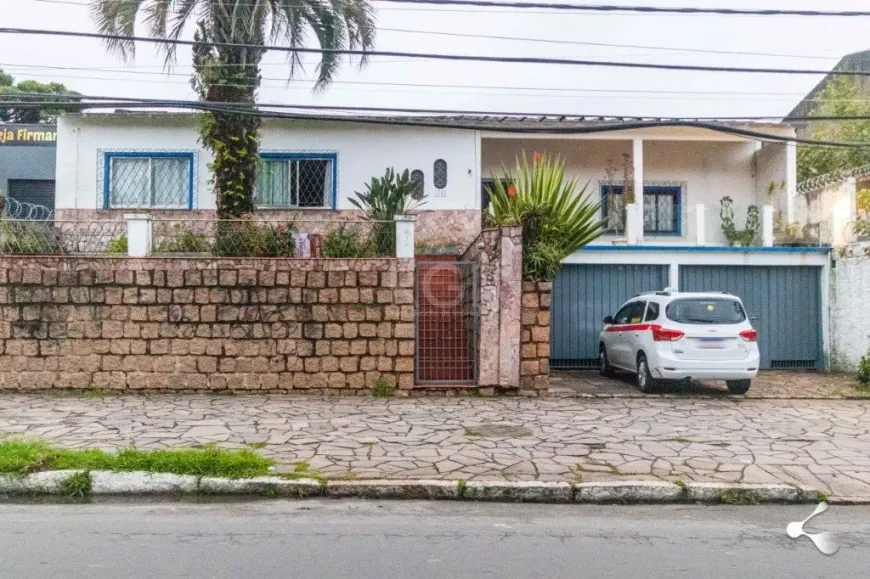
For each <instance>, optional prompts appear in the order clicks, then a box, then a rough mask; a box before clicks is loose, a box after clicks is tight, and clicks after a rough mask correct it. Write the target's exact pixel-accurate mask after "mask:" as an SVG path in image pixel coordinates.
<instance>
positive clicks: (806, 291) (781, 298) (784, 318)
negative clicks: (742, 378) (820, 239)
mask: <svg viewBox="0 0 870 579" xmlns="http://www.w3.org/2000/svg"><path fill="white" fill-rule="evenodd" d="M821 273H822V271H821V268H819V267H809V266H799V267H797V266H796V267H786V266H764V267H759V266H752V267H750V266H725V265H721V266H708V265H704V266H696V265H685V266H681V267H680V290H682V291H727V292H729V293H732V294H735V295H737V296H740V298H741V299H742V300H743V304H744V305H745V306H746V312H747V313H748V314H749V320H750V321H751V322H752V325H753V326H754V327H755V329H757V330H758V334H759V336H758V340H759V343H758V347H759V349H760V350H761V367H762V368H793V369H819V368H821V367H822V307H821Z"/></svg>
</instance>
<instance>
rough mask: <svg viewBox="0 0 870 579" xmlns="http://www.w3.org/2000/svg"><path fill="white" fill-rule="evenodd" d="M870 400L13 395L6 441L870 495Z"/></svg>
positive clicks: (0, 410)
mask: <svg viewBox="0 0 870 579" xmlns="http://www.w3.org/2000/svg"><path fill="white" fill-rule="evenodd" d="M868 409H870V401H863V400H839V401H833V400H745V399H739V400H733V399H718V400H717V399H689V398H656V397H653V398H645V399H576V398H574V399H571V398H561V399H559V398H545V399H521V398H472V397H467V398H428V399H407V398H406V399H380V398H327V399H324V398H304V397H292V396H262V395H243V396H206V395H168V394H161V395H155V396H132V395H126V396H125V395H120V396H109V397H106V398H88V397H71V396H50V395H46V394H36V393H34V394H4V395H3V396H2V398H0V435H6V436H26V437H33V438H42V439H47V440H51V441H53V442H55V443H57V444H60V445H63V446H67V447H73V448H85V447H100V448H106V449H111V448H118V447H123V446H127V445H130V444H134V443H135V445H136V446H137V447H139V448H169V447H181V446H192V445H201V444H206V443H217V444H218V445H219V446H222V447H234V448H238V447H243V446H244V445H252V446H257V447H259V446H260V444H256V443H262V444H263V447H262V449H261V450H260V451H259V452H262V453H264V454H266V455H268V456H272V457H274V458H275V459H276V460H277V462H278V465H279V469H280V470H290V469H292V468H293V467H294V465H295V463H296V462H297V461H307V462H308V463H310V465H311V468H315V469H319V470H321V471H322V472H323V473H324V474H326V475H327V476H330V477H339V476H342V475H343V476H347V477H359V478H418V479H419V478H427V479H432V478H447V479H457V478H463V479H467V480H556V481H561V480H566V481H586V482H589V481H600V480H614V479H621V480H625V479H646V480H651V479H663V480H672V481H676V480H684V481H722V482H746V483H766V482H786V483H802V484H807V485H811V486H814V487H816V488H819V489H821V490H824V491H826V492H828V493H831V494H832V495H835V496H839V497H858V496H863V497H868V496H870V415H868Z"/></svg>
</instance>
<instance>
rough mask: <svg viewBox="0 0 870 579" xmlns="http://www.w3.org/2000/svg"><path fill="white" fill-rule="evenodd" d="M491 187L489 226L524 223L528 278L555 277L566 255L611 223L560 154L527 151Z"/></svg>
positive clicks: (525, 270)
mask: <svg viewBox="0 0 870 579" xmlns="http://www.w3.org/2000/svg"><path fill="white" fill-rule="evenodd" d="M504 174H505V175H504V177H502V178H497V179H493V184H492V185H491V186H490V187H489V197H490V206H489V213H488V215H487V221H488V222H489V224H490V225H493V226H501V225H522V227H523V277H524V278H525V279H528V280H541V281H550V280H552V279H553V278H554V277H555V276H556V274H557V273H558V272H559V268H560V263H561V261H562V260H563V259H565V258H566V257H568V256H569V255H571V254H572V253H574V252H575V251H577V250H578V249H580V248H581V247H583V246H585V245H588V244H589V243H590V242H592V241H593V240H594V239H596V238H597V237H599V236H600V235H601V234H602V233H603V232H604V230H605V228H606V227H607V222H606V220H604V219H601V218H600V217H599V215H600V209H601V203H599V202H594V201H592V200H591V199H589V198H588V196H587V195H586V187H583V188H582V189H580V191H579V192H577V191H576V189H577V180H576V178H575V179H566V177H565V162H564V160H563V159H562V158H561V157H558V156H557V157H552V158H550V157H547V156H545V155H542V154H540V153H535V154H534V156H533V158H532V160H531V161H530V160H529V158H528V157H527V156H526V155H525V154H523V155H522V156H521V157H519V158H517V163H516V167H515V168H514V170H513V171H511V170H509V169H508V168H507V167H504Z"/></svg>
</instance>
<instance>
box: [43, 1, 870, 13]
mask: <svg viewBox="0 0 870 579" xmlns="http://www.w3.org/2000/svg"><path fill="white" fill-rule="evenodd" d="M374 1H376V2H381V3H385V4H398V5H402V4H404V5H407V6H406V7H405V9H416V10H427V8H420V6H439V7H443V6H455V7H459V8H510V9H511V10H509V11H510V12H525V11H535V10H542V9H543V10H554V11H566V12H605V13H640V14H714V15H719V16H823V17H857V16H870V11H861V10H782V9H767V8H751V9H750V8H698V7H693V6H687V7H676V6H674V7H666V6H634V5H612V4H565V3H552V2H506V1H501V0H374ZM34 2H43V3H48V4H68V5H72V6H88V4H87V3H86V2H75V1H73V0H34ZM219 3H223V4H227V5H239V4H240V5H242V6H253V5H254V4H252V3H237V2H235V1H234V0H226V1H225V2H219ZM444 11H447V10H444ZM454 11H456V10H454Z"/></svg>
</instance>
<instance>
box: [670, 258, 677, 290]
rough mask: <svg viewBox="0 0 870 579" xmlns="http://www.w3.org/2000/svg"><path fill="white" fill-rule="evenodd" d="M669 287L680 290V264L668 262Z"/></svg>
mask: <svg viewBox="0 0 870 579" xmlns="http://www.w3.org/2000/svg"><path fill="white" fill-rule="evenodd" d="M668 287H669V288H671V289H672V290H674V291H679V290H680V264H678V263H671V264H668Z"/></svg>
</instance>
